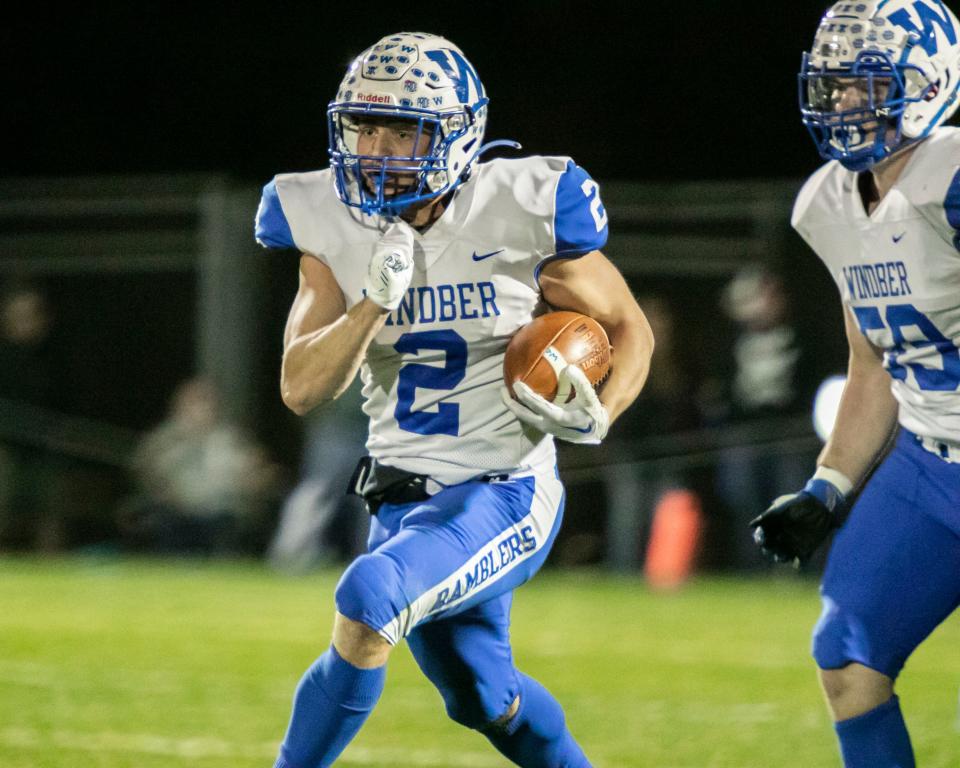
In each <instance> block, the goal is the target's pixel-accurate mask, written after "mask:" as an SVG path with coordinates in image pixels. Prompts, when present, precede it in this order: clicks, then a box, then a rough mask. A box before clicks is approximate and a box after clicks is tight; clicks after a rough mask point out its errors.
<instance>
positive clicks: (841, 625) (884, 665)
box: [813, 597, 899, 677]
mask: <svg viewBox="0 0 960 768" xmlns="http://www.w3.org/2000/svg"><path fill="white" fill-rule="evenodd" d="M875 634H876V633H875V632H871V630H870V627H869V626H868V624H867V623H865V622H864V621H863V620H862V619H860V618H859V617H857V616H856V615H854V614H852V613H850V612H848V611H845V610H844V609H843V608H842V607H841V606H839V605H838V604H837V603H835V602H834V601H833V600H831V599H830V598H828V597H824V598H823V613H821V614H820V620H819V621H818V622H817V626H816V627H814V630H813V658H814V660H815V661H816V662H817V666H818V667H820V669H841V668H843V667H845V666H847V665H848V664H850V663H852V662H857V663H858V664H863V665H864V666H867V667H870V668H872V669H875V670H877V671H878V672H882V673H883V674H887V675H888V676H890V677H896V674H897V672H898V671H899V665H897V663H896V662H895V660H894V659H893V653H892V649H889V650H888V652H884V648H888V644H887V643H885V642H884V639H883V638H882V637H875V636H874V635H875ZM891 673H892V674H891Z"/></svg>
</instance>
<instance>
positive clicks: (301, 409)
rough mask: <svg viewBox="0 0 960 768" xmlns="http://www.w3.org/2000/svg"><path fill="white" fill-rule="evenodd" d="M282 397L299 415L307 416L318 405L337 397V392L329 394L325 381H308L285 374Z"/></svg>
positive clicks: (282, 379)
mask: <svg viewBox="0 0 960 768" xmlns="http://www.w3.org/2000/svg"><path fill="white" fill-rule="evenodd" d="M308 384H309V386H308ZM280 397H281V399H282V400H283V404H284V405H285V406H287V408H289V409H290V410H291V411H293V412H294V413H295V414H297V416H306V415H307V414H308V413H310V411H312V410H313V409H314V408H316V407H317V406H318V405H322V404H323V403H325V402H328V401H330V400H333V399H335V397H336V394H332V393H330V394H328V393H327V392H326V387H325V386H324V385H323V382H309V383H308V382H303V381H298V380H297V379H296V378H294V377H289V376H286V375H283V376H281V378H280Z"/></svg>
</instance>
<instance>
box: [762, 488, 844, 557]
mask: <svg viewBox="0 0 960 768" xmlns="http://www.w3.org/2000/svg"><path fill="white" fill-rule="evenodd" d="M844 504H845V499H844V496H843V494H842V493H840V491H839V490H838V489H837V487H836V486H835V485H834V484H833V483H831V482H829V481H827V480H823V479H821V478H813V479H811V480H810V481H809V482H808V483H807V484H806V486H804V488H803V490H802V491H800V492H799V493H791V494H788V495H787V496H781V497H780V498H778V499H776V500H775V501H774V502H773V504H771V505H770V508H769V509H767V511H766V512H764V513H763V514H762V515H760V516H759V517H756V518H754V519H753V520H751V521H750V527H751V528H753V540H754V541H755V542H756V543H757V546H759V547H760V549H761V550H763V552H764V554H766V555H769V556H770V557H772V558H773V559H774V560H776V561H777V562H778V563H790V562H797V563H803V562H805V561H806V560H808V559H810V556H811V555H812V554H813V553H814V552H815V551H816V549H817V547H819V546H820V544H821V543H823V540H824V539H825V538H827V536H828V535H829V533H830V531H832V530H833V529H834V528H839V527H840V523H841V521H842V517H841V514H842V512H843V509H844Z"/></svg>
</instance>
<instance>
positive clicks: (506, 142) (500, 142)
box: [474, 139, 523, 160]
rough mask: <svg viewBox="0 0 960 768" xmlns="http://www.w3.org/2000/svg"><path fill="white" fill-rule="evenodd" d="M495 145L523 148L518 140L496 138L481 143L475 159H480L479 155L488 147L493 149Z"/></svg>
mask: <svg viewBox="0 0 960 768" xmlns="http://www.w3.org/2000/svg"><path fill="white" fill-rule="evenodd" d="M496 147H510V149H523V147H521V146H520V142H518V141H513V139H497V140H496V141H488V142H487V143H486V144H484V145H482V146H481V147H480V149H478V150H477V154H476V155H475V156H474V158H475V159H476V160H479V159H480V155H482V154H483V153H484V152H486V151H487V150H489V149H494V148H496Z"/></svg>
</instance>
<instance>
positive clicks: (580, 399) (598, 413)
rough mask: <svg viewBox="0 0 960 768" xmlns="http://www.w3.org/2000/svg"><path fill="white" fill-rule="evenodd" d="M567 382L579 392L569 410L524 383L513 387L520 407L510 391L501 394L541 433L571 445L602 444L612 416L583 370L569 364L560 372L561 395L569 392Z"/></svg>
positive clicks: (504, 399)
mask: <svg viewBox="0 0 960 768" xmlns="http://www.w3.org/2000/svg"><path fill="white" fill-rule="evenodd" d="M564 379H566V380H568V381H569V382H570V384H571V386H573V389H574V391H575V392H576V397H574V399H573V400H572V401H571V402H570V403H569V404H568V405H566V406H561V405H557V404H555V403H551V402H549V401H548V400H546V399H545V398H543V397H541V396H540V395H538V394H537V393H536V392H534V391H533V390H532V389H530V387H528V386H527V385H526V384H524V383H523V382H522V381H517V382H515V383H514V385H513V391H514V392H515V393H516V395H517V400H519V401H520V402H519V403H518V402H517V401H516V400H514V399H513V398H512V397H510V391H509V390H508V389H507V388H506V387H503V389H502V390H501V391H500V397H501V398H502V399H503V403H504V405H506V406H507V408H509V409H510V410H511V411H513V413H514V415H515V416H516V417H517V418H518V419H520V421H523V422H526V423H527V424H529V425H531V426H532V427H535V428H536V429H539V430H540V431H541V432H549V433H550V434H552V435H555V436H556V437H559V438H560V439H561V440H566V441H567V442H568V443H585V444H587V445H597V444H599V443H600V441H601V440H603V438H605V437H606V436H607V430H608V429H609V428H610V414H609V413H607V409H606V408H604V407H603V403H601V402H600V398H599V397H597V393H596V392H595V391H594V389H593V386H592V385H591V384H590V382H589V380H588V379H587V376H586V374H585V373H584V372H583V371H582V370H581V369H580V367H579V366H576V365H572V364H568V365H567V366H566V367H564V368H563V370H561V371H560V376H559V377H558V385H559V389H560V391H563V390H564V389H565V387H564V386H563V384H564Z"/></svg>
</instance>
